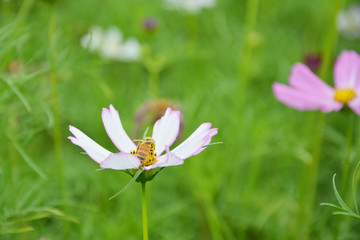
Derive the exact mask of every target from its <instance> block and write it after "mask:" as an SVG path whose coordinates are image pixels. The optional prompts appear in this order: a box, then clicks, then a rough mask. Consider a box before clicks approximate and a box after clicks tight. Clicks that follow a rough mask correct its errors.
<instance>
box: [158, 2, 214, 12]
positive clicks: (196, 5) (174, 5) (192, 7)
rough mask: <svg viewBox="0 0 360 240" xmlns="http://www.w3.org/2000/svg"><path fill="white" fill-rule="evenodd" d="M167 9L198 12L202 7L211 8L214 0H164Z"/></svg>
mask: <svg viewBox="0 0 360 240" xmlns="http://www.w3.org/2000/svg"><path fill="white" fill-rule="evenodd" d="M164 1H165V4H166V7H167V8H169V9H177V10H183V11H187V12H190V13H198V12H200V10H201V9H203V8H213V7H214V6H215V3H216V0H164Z"/></svg>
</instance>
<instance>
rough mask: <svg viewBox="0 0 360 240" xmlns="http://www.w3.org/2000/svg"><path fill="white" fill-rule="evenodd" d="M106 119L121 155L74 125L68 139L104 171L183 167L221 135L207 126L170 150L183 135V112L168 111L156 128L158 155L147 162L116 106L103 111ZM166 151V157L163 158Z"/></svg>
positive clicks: (152, 156)
mask: <svg viewBox="0 0 360 240" xmlns="http://www.w3.org/2000/svg"><path fill="white" fill-rule="evenodd" d="M102 120H103V123H104V126H105V130H106V132H107V134H108V135H109V137H110V139H111V141H112V142H113V143H114V145H115V146H116V147H117V148H118V149H119V150H120V152H118V153H112V152H110V151H108V150H106V149H105V148H103V147H102V146H100V145H99V144H97V143H96V142H94V141H93V140H92V139H91V138H89V137H88V136H86V135H85V134H84V133H83V132H82V131H80V130H79V129H77V128H75V127H73V126H70V127H69V129H70V132H71V133H72V134H73V135H74V136H75V137H73V136H70V137H68V138H69V139H70V140H71V142H72V143H74V144H76V145H78V146H80V147H81V148H82V149H84V150H85V152H86V153H87V154H88V155H89V156H90V157H91V158H92V159H93V160H94V161H95V162H97V163H99V164H100V167H101V168H109V169H114V170H126V169H138V168H140V167H143V168H144V169H146V170H150V169H153V168H157V167H168V166H175V165H180V164H183V163H184V159H186V158H189V157H191V156H193V155H196V154H199V153H200V152H202V151H203V150H204V149H205V148H206V146H207V145H208V144H209V143H210V142H211V138H212V136H214V135H216V134H217V128H211V123H203V124H201V125H200V127H199V128H198V129H196V130H195V132H194V133H193V134H191V136H190V137H189V138H187V139H186V140H185V141H184V142H183V143H181V144H180V145H179V146H177V147H176V148H174V149H173V150H171V151H170V149H169V148H170V146H171V145H172V144H173V143H174V141H175V139H176V137H177V135H178V133H179V128H180V112H179V111H173V110H171V108H168V109H167V110H166V112H165V115H164V116H163V117H161V118H160V119H159V120H157V122H156V123H155V125H154V128H153V133H152V139H153V140H154V142H155V148H154V153H153V154H152V155H151V158H150V155H149V156H147V157H148V158H146V160H145V161H144V160H141V157H140V156H139V157H138V156H137V155H136V154H135V153H137V150H138V147H137V146H136V145H135V144H134V142H133V141H132V140H131V139H130V138H129V136H128V135H127V134H126V133H125V130H124V128H123V126H122V124H121V121H120V117H119V113H118V111H117V110H116V109H115V108H114V107H113V106H112V105H110V107H109V109H107V108H103V110H102ZM164 152H165V154H163V155H161V154H162V153H164ZM149 158H150V159H149ZM148 160H149V161H148Z"/></svg>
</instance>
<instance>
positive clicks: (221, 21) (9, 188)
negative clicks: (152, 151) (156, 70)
mask: <svg viewBox="0 0 360 240" xmlns="http://www.w3.org/2000/svg"><path fill="white" fill-rule="evenodd" d="M334 2H335V1H328V0H317V1H310V0H304V1H285V0H274V1H259V8H258V14H257V16H256V19H257V23H256V26H255V30H254V31H255V32H251V34H250V36H249V33H248V32H247V30H246V29H247V28H246V25H245V19H246V16H247V15H246V14H248V13H247V12H246V9H247V7H246V4H247V2H245V1H235V0H233V1H230V0H224V1H218V4H217V7H216V8H213V9H207V10H204V11H202V12H201V13H200V14H198V15H194V16H192V15H188V14H184V13H181V12H177V11H168V10H166V9H164V8H163V7H162V3H161V1H160V0H157V1H143V0H136V1H130V0H128V1H126V0H123V1H116V0H106V1H85V0H78V1H70V0H64V1H58V2H57V3H56V4H55V5H54V6H53V5H52V4H51V3H47V2H45V1H34V2H32V1H29V0H27V1H25V3H29V8H28V9H27V8H25V9H24V7H23V8H22V6H24V5H22V4H23V3H22V2H20V1H15V0H12V1H10V2H1V3H0V4H1V9H0V16H1V22H0V44H1V46H2V47H1V48H0V66H1V72H0V109H1V115H0V124H1V130H2V133H1V134H0V141H1V147H0V158H1V161H0V189H1V194H0V234H2V235H0V238H1V239H4V240H7V239H21V240H22V239H24V240H26V239H40V238H41V237H45V238H47V239H51V240H54V239H141V237H142V224H141V186H140V184H138V183H135V184H133V185H132V186H131V187H130V188H129V189H128V190H127V191H126V192H125V193H122V194H121V195H120V196H118V197H117V198H115V199H113V200H111V201H108V198H109V197H110V196H112V195H113V194H115V193H116V192H118V191H119V190H120V189H121V188H123V187H124V186H125V185H126V184H127V183H128V181H130V177H129V176H128V175H127V174H124V173H123V172H120V171H112V170H104V171H96V169H98V168H99V166H98V164H97V163H96V162H94V161H92V160H91V159H90V158H89V157H88V156H87V155H84V154H80V153H81V152H82V149H80V148H79V147H77V146H75V145H73V144H71V142H70V141H69V140H67V139H66V137H67V136H69V135H70V132H69V131H68V126H69V124H71V125H74V126H76V127H77V128H79V129H81V130H82V131H84V132H85V133H86V134H87V135H88V136H89V137H91V138H92V139H94V140H95V141H96V142H98V143H99V144H101V145H102V146H104V147H105V148H107V149H108V150H110V151H113V152H116V151H117V150H116V147H115V146H114V145H113V144H112V142H111V141H110V139H109V138H108V136H107V135H106V132H105V130H104V127H103V124H102V122H101V109H102V108H103V107H108V106H109V104H113V105H114V106H115V108H116V109H117V110H118V111H119V113H120V117H121V120H122V123H123V125H124V127H125V129H126V131H127V132H128V134H129V135H130V136H131V137H133V138H136V136H132V135H131V133H132V132H133V131H132V130H133V128H134V124H135V122H134V114H135V112H136V110H137V109H138V108H139V106H140V105H142V104H143V103H145V102H146V101H148V100H149V99H151V98H152V97H153V96H152V95H151V93H150V91H149V73H148V71H147V69H146V68H145V66H144V64H143V63H141V62H139V63H123V62H116V61H109V60H104V59H102V58H100V57H99V56H98V55H97V54H92V53H89V52H88V51H87V50H85V49H82V48H81V46H80V38H81V36H82V35H84V34H85V33H86V32H87V31H88V28H89V27H91V26H92V25H100V26H103V27H108V26H110V25H115V26H117V27H119V28H120V29H121V30H122V32H123V33H124V36H125V37H126V38H127V37H129V36H134V37H136V38H137V39H138V40H139V42H140V43H141V44H142V46H143V49H145V51H146V52H147V54H149V55H148V56H149V59H154V57H158V58H163V59H165V63H164V67H163V69H162V71H161V72H160V74H159V88H158V97H162V98H168V99H171V100H172V101H175V102H177V103H179V104H180V105H181V107H182V116H183V120H184V133H183V138H186V137H187V136H189V135H190V134H191V133H192V132H193V131H194V130H195V129H196V128H197V127H198V126H199V125H200V124H201V123H203V122H211V123H212V124H213V126H214V127H217V128H218V129H219V133H218V135H216V136H215V137H214V138H213V141H214V142H223V144H220V145H214V146H210V147H208V149H206V150H205V151H204V152H203V153H201V154H200V155H197V156H194V157H192V158H190V159H187V160H185V164H184V165H182V166H177V167H169V168H166V169H164V170H163V171H162V172H161V173H159V175H158V176H156V178H155V179H154V180H153V181H151V182H150V183H148V184H147V190H148V222H149V237H150V239H179V240H180V239H280V240H281V239H297V237H299V236H300V235H299V231H300V228H301V227H302V222H299V216H301V215H302V213H303V212H304V211H305V210H304V209H302V206H306V202H302V201H306V200H304V199H303V198H301V197H299V194H300V191H301V187H302V186H303V185H304V184H303V183H304V181H305V182H306V179H308V177H309V176H308V175H307V173H308V169H309V166H311V161H312V153H313V145H314V144H313V143H314V137H315V133H316V132H317V131H319V129H316V126H317V121H318V119H319V116H320V114H318V113H312V112H299V111H296V110H293V109H290V108H288V107H286V106H284V105H282V104H281V103H279V102H278V101H276V99H275V98H274V96H273V94H272V90H271V84H272V83H273V82H274V81H278V82H282V83H285V82H287V77H288V75H289V73H290V68H291V66H292V65H293V64H294V63H295V62H301V61H303V56H304V54H305V53H307V52H322V51H324V43H325V42H326V41H327V39H326V37H327V33H328V31H329V28H330V27H331V26H333V22H331V16H332V15H331V14H332V11H333V4H334ZM354 2H355V1H354ZM351 3H352V1H348V2H347V3H346V4H345V5H344V7H345V8H346V7H348V6H350V5H351ZM25 6H26V5H25ZM19 9H23V10H22V11H20V12H19ZM53 11H54V12H53ZM52 13H54V19H55V22H54V23H55V25H54V26H55V28H54V32H53V34H52V35H51V36H50V37H49V24H50V18H51V15H52ZM148 16H153V17H155V18H157V19H158V21H159V26H158V29H157V30H156V31H155V32H154V33H152V34H147V33H146V32H144V31H143V30H142V28H141V23H142V21H143V19H144V18H146V17H148ZM248 38H250V40H246V39H248ZM336 39H337V43H336V46H333V50H332V49H330V53H331V56H332V57H331V59H330V63H332V62H333V60H334V59H335V58H336V56H337V55H338V54H339V53H340V52H341V51H342V50H344V49H354V50H356V51H358V52H359V51H360V48H359V44H358V40H348V39H346V38H344V37H342V36H339V38H337V37H336ZM247 49H251V51H250V53H249V52H246V51H248V50H247ZM245 53H246V54H245ZM14 60H19V61H21V62H22V65H23V70H22V71H20V72H17V73H12V74H10V73H8V72H6V71H5V69H6V66H7V65H8V64H9V63H10V62H12V61H14ZM243 66H246V68H244V67H243ZM244 71H246V72H244ZM54 76H55V78H56V79H57V84H55V85H56V86H55V88H57V89H58V94H53V90H54V84H53V85H52V83H51V81H52V79H54ZM244 78H246V79H244ZM244 81H246V85H243V84H242V83H243V82H244ZM327 81H328V82H331V83H332V66H331V67H330V69H329V70H328V72H327ZM244 86H246V88H245V87H244ZM54 110H55V111H57V110H58V114H57V115H56V114H55V115H54ZM349 114H350V113H349V112H348V111H341V112H338V113H330V114H327V115H326V119H325V124H324V130H323V142H322V147H321V152H320V163H319V173H318V178H317V181H316V191H315V192H316V194H315V198H314V201H313V202H311V203H310V206H311V207H312V208H313V209H314V211H313V214H312V215H311V218H310V220H309V221H310V222H309V226H310V228H309V229H308V234H305V235H308V238H309V239H332V236H334V235H336V231H338V239H358V238H359V237H360V230H359V229H360V228H359V227H360V226H359V221H358V220H357V219H352V218H350V217H347V216H338V215H337V216H334V215H332V209H330V208H327V207H324V206H320V205H319V204H320V203H321V202H329V203H336V198H335V195H334V192H333V188H332V182H331V180H332V176H333V175H334V173H337V176H338V178H337V181H338V183H337V186H338V189H339V187H340V186H341V182H340V181H341V179H342V175H341V174H342V170H343V164H344V160H345V156H346V147H347V145H346V144H347V123H348V115H349ZM354 119H355V123H354V125H355V128H354V130H353V148H352V152H351V153H352V155H351V158H350V172H349V180H350V178H351V176H352V171H353V170H354V169H355V165H356V163H357V162H358V161H359V159H358V154H359V151H358V149H359V144H360V141H359V140H360V139H359V136H360V135H359V134H358V130H359V124H360V121H359V119H358V117H357V116H354ZM148 125H149V126H152V123H149V124H148ZM56 126H57V127H58V129H59V132H60V134H59V135H56V134H55V135H54V128H56ZM146 127H147V126H143V129H145V128H146ZM54 142H56V144H57V145H56V146H57V147H58V152H57V151H56V147H55V145H54ZM178 143H179V142H176V144H178ZM57 158H58V160H59V161H60V162H57V160H56V159H57ZM59 164H61V165H62V168H63V169H62V172H59ZM60 182H63V184H64V186H63V188H61V187H60V185H61V183H60ZM349 182H350V181H349ZM306 187H307V186H305V188H304V189H307V188H306ZM347 189H348V190H350V189H351V187H350V186H348V188H347ZM307 190H308V191H311V189H307ZM339 191H340V189H339ZM305 192H307V191H305ZM346 194H347V195H345V196H344V195H342V197H343V199H344V201H345V202H347V203H348V200H350V201H351V199H352V196H351V194H350V191H347V193H346ZM299 199H300V200H299ZM349 207H350V208H352V206H349ZM352 209H353V208H352ZM300 219H301V218H300ZM339 223H342V225H341V224H340V225H341V226H340V227H339V228H338V227H337V226H338V225H339ZM300 226H301V227H300ZM337 229H339V230H337ZM10 231H12V232H13V233H12V234H10V233H9V232H10ZM20 232H22V233H20ZM301 239H306V237H304V238H301Z"/></svg>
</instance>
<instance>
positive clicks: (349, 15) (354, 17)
mask: <svg viewBox="0 0 360 240" xmlns="http://www.w3.org/2000/svg"><path fill="white" fill-rule="evenodd" d="M337 25H338V28H339V30H340V32H341V33H343V34H344V35H345V36H346V37H348V38H353V39H355V38H359V37H360V5H355V6H353V7H352V8H350V9H349V10H347V11H341V12H340V13H339V15H338V17H337Z"/></svg>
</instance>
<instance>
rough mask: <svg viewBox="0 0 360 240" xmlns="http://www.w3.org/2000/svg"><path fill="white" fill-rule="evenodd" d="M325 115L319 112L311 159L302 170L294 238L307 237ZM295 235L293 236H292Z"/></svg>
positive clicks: (312, 208) (311, 215)
mask: <svg viewBox="0 0 360 240" xmlns="http://www.w3.org/2000/svg"><path fill="white" fill-rule="evenodd" d="M325 120H326V117H325V115H324V114H321V115H320V116H319V118H318V119H317V126H316V129H317V132H316V133H315V136H314V143H313V152H312V161H311V163H310V165H309V166H307V167H305V168H304V170H303V177H302V183H303V184H302V185H301V186H300V187H301V189H300V196H299V197H300V198H299V206H300V209H299V210H300V212H299V215H298V217H299V219H298V222H297V226H298V227H297V228H298V232H297V233H296V235H297V238H296V239H308V238H309V232H310V228H311V224H310V223H311V219H312V217H313V211H314V206H313V205H314V199H315V194H316V183H317V178H318V170H319V163H320V154H321V145H322V140H323V131H324V126H325ZM294 237H295V236H294Z"/></svg>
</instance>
